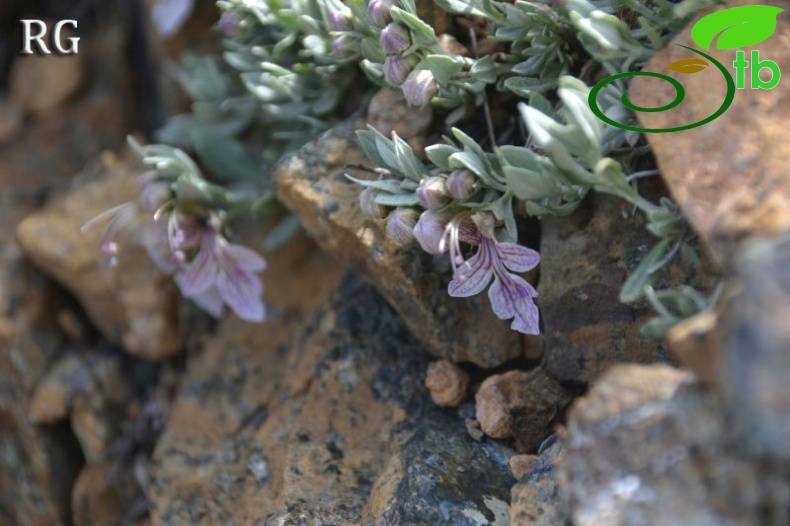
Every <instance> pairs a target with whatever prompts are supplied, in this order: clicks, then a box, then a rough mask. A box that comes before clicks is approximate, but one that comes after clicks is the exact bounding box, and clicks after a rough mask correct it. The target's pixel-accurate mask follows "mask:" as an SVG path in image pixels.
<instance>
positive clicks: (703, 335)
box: [667, 311, 722, 384]
mask: <svg viewBox="0 0 790 526" xmlns="http://www.w3.org/2000/svg"><path fill="white" fill-rule="evenodd" d="M716 322H717V316H716V314H715V313H714V312H710V311H706V312H702V313H700V314H697V315H696V316H692V317H691V318H688V319H685V320H683V321H682V322H679V323H678V324H677V325H675V326H674V327H672V329H670V331H669V333H668V334H667V344H668V345H669V348H670V349H671V350H672V354H674V355H675V356H676V357H677V358H678V360H680V362H681V363H682V364H683V365H684V366H686V367H688V368H689V369H691V370H692V371H694V373H695V374H696V375H697V377H698V378H699V379H700V380H702V381H704V382H706V383H708V384H715V383H716V382H717V380H718V379H719V376H720V374H721V367H722V348H721V342H720V341H719V338H718V333H717V332H716V330H715V329H716Z"/></svg>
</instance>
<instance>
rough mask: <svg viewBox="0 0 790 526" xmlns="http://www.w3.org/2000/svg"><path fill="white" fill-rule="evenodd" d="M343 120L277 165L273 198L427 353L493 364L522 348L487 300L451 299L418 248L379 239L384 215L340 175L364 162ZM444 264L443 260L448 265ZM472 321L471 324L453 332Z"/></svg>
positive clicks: (445, 279) (445, 275)
mask: <svg viewBox="0 0 790 526" xmlns="http://www.w3.org/2000/svg"><path fill="white" fill-rule="evenodd" d="M362 125H363V123H362V122H361V121H355V120H349V121H347V122H345V123H343V124H341V125H339V126H338V127H336V128H334V129H332V130H330V131H329V132H327V133H325V134H324V135H323V136H321V137H320V138H319V139H317V140H316V141H314V142H311V143H309V144H307V145H306V146H305V147H304V148H302V149H301V150H300V151H299V152H298V153H297V154H296V155H295V156H293V157H292V158H290V159H289V160H287V161H285V162H284V163H283V164H281V165H280V166H279V167H278V169H277V170H276V171H275V174H274V177H275V180H276V182H277V185H278V196H279V197H280V199H281V200H282V201H283V203H285V205H286V206H288V207H289V208H290V209H291V210H293V211H294V212H295V213H296V214H297V215H298V216H299V218H300V219H301V221H302V223H303V224H304V226H305V228H306V229H307V230H308V232H310V234H311V235H312V236H313V237H314V238H315V239H316V241H317V242H318V243H319V244H321V246H322V248H324V249H326V250H327V251H329V252H330V253H332V254H335V255H336V256H337V257H339V258H340V259H341V260H343V261H344V262H345V263H346V264H348V265H350V266H351V267H352V268H353V269H354V270H357V271H359V272H361V273H362V274H364V275H365V276H367V277H368V278H369V279H370V280H371V282H373V284H375V285H376V287H377V288H378V289H379V290H380V291H381V293H382V295H383V296H384V297H385V298H386V299H387V301H389V302H390V304H391V305H392V306H393V308H394V309H395V310H396V311H397V312H398V314H400V316H401V317H402V318H403V320H404V322H405V323H406V325H407V326H408V327H409V329H410V330H411V331H412V332H413V333H414V335H415V336H416V337H417V338H418V339H419V340H420V341H421V342H422V343H423V344H424V345H425V347H426V348H427V349H428V350H429V352H431V353H432V354H433V355H435V356H437V357H439V358H447V359H449V360H451V361H454V362H461V361H469V362H472V363H474V364H476V365H479V366H481V367H494V366H496V365H499V364H501V363H503V362H505V361H507V360H510V359H512V358H516V357H518V356H520V355H522V354H523V352H524V348H523V347H524V345H525V343H524V342H525V341H527V340H528V341H529V342H532V344H536V342H534V340H535V339H534V338H531V339H527V338H522V337H521V335H519V334H518V333H516V332H514V331H512V330H511V329H510V327H509V324H508V323H507V322H504V321H501V320H498V319H497V318H496V316H495V315H494V314H493V313H492V312H491V308H490V306H489V302H488V298H487V297H486V296H485V295H478V296H475V297H472V298H461V299H459V298H451V297H449V296H448V294H447V283H449V281H450V274H449V272H448V270H449V269H445V270H444V271H439V270H437V267H436V265H435V261H434V258H433V257H432V256H430V255H429V254H427V253H425V252H422V251H421V250H420V249H419V247H414V248H412V249H408V250H404V249H399V248H397V247H395V246H394V244H393V243H391V242H388V241H387V240H386V239H385V237H384V220H378V221H368V220H366V219H365V218H364V217H363V215H362V213H361V211H360V209H359V198H358V195H359V192H360V191H361V190H362V187H361V186H359V185H356V184H354V183H352V182H351V181H349V180H347V179H346V178H345V177H344V176H343V174H344V168H343V167H344V165H345V164H346V163H358V164H369V161H368V160H367V158H366V157H365V155H364V153H362V151H361V149H360V148H359V145H358V143H357V141H356V137H355V135H354V131H355V129H357V128H359V127H361V126H362ZM448 266H449V265H448ZM458 327H474V328H475V330H456V329H457V328H458Z"/></svg>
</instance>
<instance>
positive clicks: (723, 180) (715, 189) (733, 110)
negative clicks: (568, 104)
mask: <svg viewBox="0 0 790 526" xmlns="http://www.w3.org/2000/svg"><path fill="white" fill-rule="evenodd" d="M758 3H759V2H756V1H754V2H753V1H744V0H737V1H734V2H728V3H727V5H726V7H727V8H730V7H735V6H739V5H749V4H758ZM771 5H773V6H776V7H781V8H784V9H785V11H784V12H782V13H780V14H779V16H778V18H777V25H776V31H775V32H774V33H773V35H772V36H771V37H770V38H769V39H768V40H765V41H764V42H760V43H759V44H758V45H756V46H752V47H746V48H742V49H743V50H744V51H745V52H746V53H747V56H749V54H750V52H751V50H752V49H758V48H759V52H760V58H761V59H763V60H772V61H774V62H775V63H776V64H777V65H778V66H779V68H780V70H782V71H788V70H790V54H788V53H787V52H786V50H787V46H786V42H787V39H788V38H790V10H788V8H790V3H788V2H786V1H779V2H774V3H772V4H771ZM706 13H707V12H703V13H702V14H701V15H700V16H702V15H704V14H706ZM693 22H694V21H692V22H691V23H690V24H689V26H688V27H691V24H693ZM673 42H676V43H678V44H682V45H686V46H695V44H694V43H693V41H692V40H691V37H690V35H689V31H688V30H684V31H681V32H680V34H678V35H677V37H675V38H674V39H673ZM689 55H690V54H689V52H688V51H687V50H685V49H683V48H681V47H678V46H674V45H670V46H667V47H666V48H665V49H664V50H663V51H661V52H660V53H658V54H656V55H655V56H654V57H653V59H652V60H651V61H650V63H649V64H648V65H647V66H646V67H645V69H646V70H647V71H658V72H664V73H666V67H667V66H668V65H669V64H671V63H672V62H674V61H676V60H680V59H683V58H688V57H689ZM710 55H711V56H712V57H713V58H715V59H716V60H718V61H719V62H721V63H723V64H725V65H727V64H732V62H733V60H734V59H735V58H734V57H735V53H734V51H733V50H718V49H716V48H715V46H714V48H713V49H712V50H711V51H710ZM749 71H751V70H749ZM669 73H670V76H673V75H674V76H675V77H680V78H678V80H679V81H681V83H682V85H683V87H684V89H685V91H686V97H685V99H684V101H683V103H682V104H681V105H680V106H678V107H677V108H675V109H673V110H671V111H664V112H650V113H640V114H639V119H640V120H641V122H642V125H643V126H646V127H649V128H668V127H673V126H678V125H682V124H689V123H692V122H697V121H699V120H702V119H703V118H705V117H707V116H709V115H712V114H713V113H714V112H715V111H716V110H717V109H718V108H719V106H720V105H721V104H722V101H724V97H725V93H726V83H725V81H724V79H723V78H722V76H721V72H719V71H718V69H717V68H715V67H713V66H711V67H709V68H705V69H704V70H703V71H701V72H699V73H695V74H693V75H679V74H677V73H672V72H669ZM747 77H748V74H747ZM746 82H747V85H746V87H747V89H739V90H736V93H735V99H734V101H733V103H732V105H731V106H730V107H729V109H727V111H726V112H725V113H724V114H723V115H722V116H720V117H718V118H717V119H715V120H714V121H712V122H710V123H708V124H706V125H704V126H700V127H697V128H693V129H690V130H686V131H683V132H679V133H652V134H647V138H648V140H649V142H650V146H651V147H652V148H653V151H654V153H655V156H656V159H657V160H658V165H659V168H660V169H661V175H662V177H663V178H664V180H665V181H666V182H667V185H668V186H669V189H670V191H671V192H672V195H673V197H674V198H675V199H676V200H677V202H678V203H679V204H680V206H681V207H682V209H683V212H684V214H685V216H686V217H687V218H688V220H689V222H690V223H691V225H692V226H693V227H694V229H695V230H696V231H697V232H698V233H699V234H700V236H701V237H702V238H703V239H704V240H705V241H706V242H707V243H708V245H709V246H710V249H711V251H712V253H713V255H714V256H715V257H716V258H717V259H718V261H719V262H720V263H721V264H723V265H725V266H726V265H728V264H729V262H730V261H731V256H733V255H734V253H735V250H736V247H737V241H738V240H739V239H742V238H743V237H745V236H747V235H761V234H776V233H779V232H782V231H786V230H788V229H790V213H789V212H788V210H790V178H788V177H787V170H786V166H787V165H788V163H789V162H790V149H788V148H787V147H786V145H787V143H788V141H790V129H788V127H787V125H786V122H785V115H787V113H788V111H790V93H788V91H787V89H782V88H781V85H780V87H779V88H778V89H771V90H764V89H748V88H749V84H748V82H749V80H748V79H747V81H746ZM628 93H629V96H630V97H631V101H632V102H633V103H634V104H636V105H638V106H644V107H658V106H662V105H664V104H666V103H667V101H671V100H672V99H673V97H674V88H672V87H671V86H670V85H669V83H668V82H662V81H660V80H658V79H648V78H647V77H637V78H636V79H634V80H633V82H632V83H631V85H630V88H629V90H628Z"/></svg>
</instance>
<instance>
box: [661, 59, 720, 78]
mask: <svg viewBox="0 0 790 526" xmlns="http://www.w3.org/2000/svg"><path fill="white" fill-rule="evenodd" d="M709 65H710V64H708V63H707V62H706V61H704V60H702V59H701V58H684V59H683V60H677V61H675V62H673V63H672V64H670V65H669V66H667V71H677V72H678V73H683V74H684V75H690V74H691V73H698V72H700V71H702V70H703V69H705V68H707V67H708V66H709Z"/></svg>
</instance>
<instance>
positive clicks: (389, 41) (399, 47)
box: [379, 22, 411, 55]
mask: <svg viewBox="0 0 790 526" xmlns="http://www.w3.org/2000/svg"><path fill="white" fill-rule="evenodd" d="M379 41H380V42H381V47H382V48H383V49H384V52H385V53H386V54H387V55H398V54H400V53H403V52H404V51H406V50H407V49H409V46H410V45H411V36H410V35H409V30H408V29H406V28H405V27H403V26H402V25H400V24H396V23H395V22H390V23H389V24H387V27H385V28H384V29H382V31H381V35H380V36H379Z"/></svg>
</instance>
